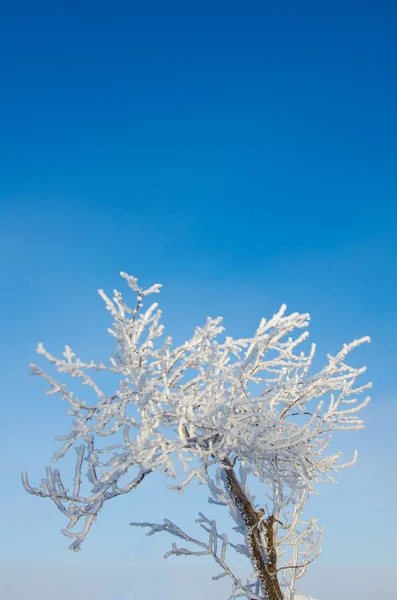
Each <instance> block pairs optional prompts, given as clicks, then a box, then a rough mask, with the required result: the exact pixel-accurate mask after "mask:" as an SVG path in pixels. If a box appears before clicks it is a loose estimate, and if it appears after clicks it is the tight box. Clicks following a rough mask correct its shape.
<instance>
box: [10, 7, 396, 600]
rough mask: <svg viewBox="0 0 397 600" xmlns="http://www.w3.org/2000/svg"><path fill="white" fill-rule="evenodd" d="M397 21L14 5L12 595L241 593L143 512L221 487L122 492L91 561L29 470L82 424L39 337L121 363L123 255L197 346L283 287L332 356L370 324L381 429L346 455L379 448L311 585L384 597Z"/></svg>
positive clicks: (334, 520) (374, 16) (375, 427)
mask: <svg viewBox="0 0 397 600" xmlns="http://www.w3.org/2000/svg"><path fill="white" fill-rule="evenodd" d="M396 17H397V11H396V8H395V4H394V3H392V2H382V1H381V2H376V3H375V2H352V1H349V0H345V1H344V2H339V1H336V2H332V3H331V2H321V3H318V2H308V1H302V2H299V3H298V2H292V1H288V0H287V1H285V2H283V3H279V2H267V1H264V0H262V1H258V2H253V1H251V0H248V1H246V2H233V1H229V2H221V1H216V2H207V1H205V0H204V1H203V0H202V1H201V2H194V1H192V0H191V1H189V2H173V1H171V2H158V1H150V0H147V1H146V2H144V3H143V2H139V3H138V2H134V1H131V2H120V1H117V0H115V1H114V2H112V3H109V2H100V1H97V2H95V3H94V2H88V1H84V0H83V1H80V2H74V1H68V2H60V1H54V0H52V1H48V2H46V1H38V2H36V3H33V4H32V3H31V2H24V1H21V2H19V1H18V0H12V1H11V0H8V1H7V0H5V1H4V2H3V3H2V7H1V19H0V53H1V54H0V55H1V60H0V82H1V83H0V85H1V94H0V105H1V110H0V205H1V214H0V217H1V218H0V228H1V232H0V233H1V235H0V250H1V251H0V265H1V271H2V274H3V276H2V279H1V283H0V286H1V289H0V291H1V294H0V306H1V314H2V317H3V318H2V339H3V343H2V344H1V346H0V357H1V361H2V366H3V377H2V380H3V395H4V396H3V403H4V405H3V419H2V423H1V425H0V430H1V435H0V438H1V441H2V444H3V446H4V448H3V457H4V458H5V461H4V463H5V464H4V466H3V472H4V473H5V474H6V475H5V477H6V488H7V490H8V492H7V496H6V495H5V494H3V496H2V499H1V500H0V502H2V504H3V505H4V507H6V506H7V505H8V508H3V510H2V516H3V519H4V523H3V524H2V531H3V535H4V534H5V536H6V538H7V540H8V545H3V549H2V550H1V565H2V567H1V568H2V569H3V568H5V569H6V570H7V573H8V575H7V578H8V579H7V580H6V586H8V587H7V591H8V594H7V595H8V597H10V598H15V599H16V600H22V599H24V598H26V597H27V593H28V591H29V593H30V594H32V597H39V596H40V598H41V600H47V599H48V600H49V599H50V598H51V599H52V598H53V597H54V595H55V594H56V595H57V598H63V596H62V593H65V598H66V595H67V594H69V595H70V580H71V579H73V581H74V582H75V584H74V585H77V584H78V585H79V586H80V589H81V592H77V595H76V596H75V597H76V600H80V598H81V599H83V598H85V597H86V596H85V594H86V593H87V591H88V590H90V592H89V593H90V594H95V595H96V598H97V599H98V600H126V599H130V598H132V597H135V596H134V594H135V593H136V590H138V593H141V594H143V593H145V597H146V598H148V600H150V599H151V598H153V599H154V598H156V599H157V598H158V597H159V593H160V591H159V587H158V586H159V581H161V580H162V578H163V580H164V581H165V582H166V585H165V587H166V588H167V590H168V591H167V592H164V591H162V592H161V594H162V595H161V594H160V595H161V597H162V598H165V600H167V599H168V598H170V599H172V600H179V599H181V598H184V597H185V595H184V593H183V586H182V583H183V581H191V582H193V588H194V589H192V591H191V595H190V596H189V597H190V598H191V600H196V598H197V600H199V599H201V598H203V597H206V598H208V599H209V600H210V599H211V598H218V597H219V594H220V593H221V590H223V589H224V588H223V587H222V583H213V584H211V582H210V576H211V575H213V574H215V572H213V570H212V566H211V564H205V565H204V566H203V567H202V569H203V573H202V572H201V569H200V565H198V564H197V563H196V562H195V561H193V563H189V564H188V562H187V560H186V561H184V560H183V557H182V558H180V559H174V560H173V558H170V559H168V562H165V561H163V560H162V558H161V557H162V554H163V553H164V551H166V550H167V549H168V547H169V544H170V540H166V539H165V540H162V539H161V538H158V539H157V540H156V538H148V539H147V538H145V537H144V536H143V532H141V531H138V530H131V528H129V527H128V522H129V521H131V520H133V519H134V520H139V519H140V518H141V519H142V520H151V519H153V520H154V519H155V518H157V519H161V518H162V517H163V516H167V517H169V518H173V517H174V518H175V520H177V519H179V521H181V520H182V522H183V523H186V524H189V522H190V521H191V520H192V518H193V517H194V516H195V514H196V513H197V510H201V509H202V508H203V506H202V504H200V502H199V498H200V499H202V500H204V501H205V499H206V495H205V494H204V495H203V494H202V491H201V489H200V490H195V491H194V492H193V491H191V492H189V494H188V499H187V501H186V503H184V502H181V500H180V499H179V497H175V495H173V494H172V493H171V492H168V493H166V494H165V495H164V496H162V497H161V498H162V499H161V504H159V500H158V499H159V495H160V494H162V493H163V492H162V490H163V488H162V485H161V481H160V480H159V481H158V482H156V483H155V484H153V487H152V488H150V489H149V488H148V489H145V490H142V491H139V493H138V492H136V497H133V496H132V495H131V496H130V497H129V498H128V499H125V502H124V504H123V502H119V507H118V508H116V507H113V509H112V507H111V506H110V507H109V508H108V510H107V512H106V514H105V512H104V513H103V515H102V519H100V521H99V522H98V523H97V525H96V528H95V530H94V531H93V532H92V534H91V538H89V539H88V540H87V542H86V545H85V547H84V549H83V551H82V552H81V553H80V554H77V555H74V554H72V553H70V552H69V551H68V550H67V545H68V544H67V539H66V538H64V537H63V536H62V535H61V533H60V528H61V527H62V526H63V525H64V523H63V520H62V517H61V516H60V515H58V514H57V512H56V509H55V508H54V507H53V505H47V504H46V502H43V501H40V500H38V499H35V498H31V497H29V496H28V495H27V494H25V493H24V492H23V490H22V489H21V486H20V483H19V473H20V471H21V470H23V469H27V470H28V471H29V472H30V473H31V474H32V479H33V481H36V482H37V483H38V482H39V480H40V477H41V476H42V475H43V473H44V466H45V465H46V464H47V463H48V460H49V457H50V456H51V454H52V452H53V451H54V449H55V447H56V446H55V442H54V440H53V436H54V435H56V434H58V433H61V432H63V431H64V430H65V429H66V428H67V419H66V416H65V414H64V413H65V407H64V405H63V404H62V403H61V402H60V401H59V400H56V399H53V398H51V397H46V396H45V395H44V393H43V392H44V389H45V388H44V385H41V382H39V381H37V380H34V379H31V378H29V377H28V374H27V373H28V365H29V363H30V362H31V361H32V360H34V359H35V347H36V343H37V342H38V341H43V342H44V343H45V345H46V346H47V347H48V349H49V350H51V351H53V352H54V353H57V352H58V353H59V352H61V351H62V347H63V345H64V344H69V345H70V346H72V348H73V349H74V350H75V351H76V352H77V353H78V354H79V355H80V356H81V357H82V358H86V359H90V358H91V357H92V358H99V359H106V357H107V356H108V355H109V354H110V352H111V350H112V346H111V340H110V339H108V338H109V336H108V335H107V333H106V327H107V326H108V325H109V321H108V317H107V313H106V311H105V310H104V308H103V306H102V301H101V299H100V298H99V297H98V296H97V294H96V290H97V289H98V288H104V289H105V290H108V291H111V290H112V289H113V288H114V287H116V286H117V287H119V289H125V286H124V285H123V281H122V280H120V279H119V276H118V273H119V271H120V270H125V271H127V272H129V273H131V274H133V275H135V276H137V277H138V278H139V279H140V280H141V281H142V284H143V285H150V284H152V283H156V282H159V283H163V284H164V288H163V291H162V293H161V296H160V297H159V301H160V303H161V306H162V308H163V309H164V322H165V325H166V327H167V332H169V333H171V334H172V335H174V337H175V339H176V341H181V340H183V339H184V337H186V336H188V335H190V334H191V332H192V330H193V329H194V327H195V326H196V324H200V323H202V322H203V321H204V319H205V318H206V317H207V316H208V315H211V316H217V315H219V314H220V315H223V316H224V317H225V325H226V327H227V329H228V332H229V333H230V334H231V335H236V336H238V335H244V336H245V335H248V334H249V332H251V331H253V330H254V328H255V326H256V324H257V322H258V321H259V319H260V318H261V317H262V316H269V315H270V314H273V312H274V311H275V310H276V309H277V308H278V307H279V305H280V304H281V303H282V302H286V303H287V304H288V307H289V309H290V310H291V311H295V310H298V311H304V312H306V311H308V312H310V313H311V315H312V326H311V337H312V339H313V340H314V341H316V342H317V344H318V358H317V360H318V364H321V363H322V361H323V358H324V357H325V353H326V352H331V353H332V352H336V351H337V350H338V348H339V347H340V345H341V344H342V343H344V342H346V341H349V340H351V339H354V338H356V337H361V336H362V335H366V334H368V335H370V336H371V337H372V340H373V342H372V344H371V346H368V347H365V348H361V349H359V350H357V351H356V353H355V355H354V356H352V361H353V362H354V364H357V365H359V364H366V365H367V366H368V377H369V379H371V380H372V381H373V382H374V390H373V397H374V401H373V403H372V404H371V405H370V407H368V409H366V415H365V416H366V422H367V429H366V430H365V431H364V432H359V433H357V434H350V435H346V436H343V437H341V438H340V447H341V448H342V449H345V450H346V451H347V454H348V453H349V452H350V451H351V450H352V449H353V448H354V447H358V449H359V463H358V465H357V467H356V468H355V469H354V470H350V471H349V472H346V473H345V472H343V473H341V475H340V480H341V485H340V486H327V487H324V488H323V490H322V495H321V496H319V497H318V498H316V499H315V501H314V502H313V514H316V515H318V516H319V518H320V520H321V522H322V523H323V524H324V526H325V538H324V544H323V548H324V553H323V557H322V558H321V560H320V561H319V562H318V564H317V565H313V566H312V567H313V568H312V573H311V574H310V575H308V577H307V582H306V583H305V584H302V588H303V590H304V591H306V592H307V593H310V594H312V595H313V596H314V597H318V598H320V599H321V600H331V599H332V600H333V599H334V598H335V596H337V597H338V598H339V599H340V600H351V598H352V597H354V598H360V600H367V599H368V600H369V598H372V594H373V593H375V592H374V590H375V589H376V590H377V591H378V592H379V588H378V587H377V586H378V581H379V580H381V581H382V585H383V586H384V590H382V593H383V594H384V595H386V594H388V593H391V590H392V577H391V574H390V566H391V565H392V564H394V563H395V559H396V554H395V548H394V545H393V544H394V542H393V536H392V532H393V527H394V529H395V525H396V521H395V515H394V514H393V510H392V502H393V501H392V494H393V492H394V494H395V493H396V488H395V470H396V459H395V456H396V454H395V448H394V445H393V437H394V435H395V431H396V417H397V409H396V388H397V376H396V367H395V364H396V352H395V343H394V342H395V337H396V333H397V331H396V324H397V322H396V321H397V320H396V316H395V294H396V283H397V281H396V280H397V275H396V274H397V269H396V218H397V210H396V191H397V177H396V172H397V171H396V159H397V143H396V139H397V116H396V114H397V113H396V110H395V107H396V105H397V83H396V82H397V77H396V75H397V74H396V70H397V67H396V65H397V60H396V59H397V56H396V45H397V42H396V37H395V23H396ZM393 477H394V479H393ZM200 494H201V496H200ZM182 500H183V499H182ZM123 501H124V500H123ZM10 505H11V508H10ZM112 510H113V511H114V512H112ZM380 515H381V519H382V520H381V522H379V518H380V517H379V516H380ZM379 548H383V550H382V551H380V552H379ZM374 553H375V557H374ZM178 561H179V562H178ZM150 564H154V565H156V569H158V572H159V574H160V575H159V577H158V578H156V582H155V583H154V582H153V572H152V569H151V568H149V566H148V565H150ZM370 564H371V571H369V568H368V567H369V565H370ZM43 565H44V566H43ZM181 568H183V572H182V573H181V574H180V577H181V584H180V585H178V584H177V582H176V576H177V573H178V572H179V571H180V569H181ZM22 573H24V574H25V575H24V576H23V577H22V576H21V574H22ZM65 573H67V579H65V588H64V590H65V591H64V592H63V591H59V589H58V590H57V587H56V586H57V585H58V584H59V581H63V578H65ZM84 573H85V574H86V575H85V574H84ZM207 573H208V577H207ZM87 579H88V580H89V584H88V583H87ZM206 579H208V588H207V587H205V586H207V581H206ZM132 581H133V582H134V586H135V588H134V589H135V591H134V592H133V591H132ZM57 582H58V583H57ZM341 582H342V583H343V585H342V584H341ZM353 584H354V585H356V586H357V588H356V590H355V591H354V589H353V588H352V587H351V586H352V585H353ZM156 586H157V587H156ZM338 586H339V587H338ZM349 586H350V587H349ZM393 589H394V584H393ZM56 590H57V591H56ZM79 594H80V595H79ZM167 594H168V595H167ZM69 595H68V597H69ZM380 595H381V594H380ZM90 597H91V596H90Z"/></svg>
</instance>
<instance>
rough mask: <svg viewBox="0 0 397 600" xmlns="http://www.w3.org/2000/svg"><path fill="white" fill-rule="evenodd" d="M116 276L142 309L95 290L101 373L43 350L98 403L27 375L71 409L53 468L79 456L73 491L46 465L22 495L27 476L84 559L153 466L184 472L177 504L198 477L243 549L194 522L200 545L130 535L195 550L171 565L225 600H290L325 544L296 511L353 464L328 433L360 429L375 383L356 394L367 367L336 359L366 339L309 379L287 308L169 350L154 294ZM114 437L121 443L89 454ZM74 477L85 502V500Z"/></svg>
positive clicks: (206, 331) (217, 327)
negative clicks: (102, 325) (103, 352)
mask: <svg viewBox="0 0 397 600" xmlns="http://www.w3.org/2000/svg"><path fill="white" fill-rule="evenodd" d="M121 275H122V276H123V277H124V278H125V279H126V281H127V283H128V285H129V287H130V288H132V290H133V291H134V292H135V293H136V294H137V302H136V305H135V307H134V308H133V309H131V308H129V307H128V306H127V304H126V303H125V302H124V300H123V298H122V295H121V294H120V293H119V292H118V291H115V292H114V297H113V299H112V300H111V299H109V298H108V297H107V296H106V295H105V293H104V292H103V291H102V290H100V291H99V294H100V295H101V297H102V298H103V299H104V301H105V303H106V307H107V309H108V310H109V312H110V313H111V315H112V317H113V325H112V328H111V329H109V332H110V333H111V335H112V336H113V337H114V339H115V342H116V349H115V352H114V354H113V356H112V357H111V358H110V360H109V362H108V363H107V364H104V363H99V364H97V363H94V362H89V363H85V362H82V361H81V360H80V359H78V358H77V357H76V356H75V354H74V353H73V352H72V350H71V349H70V348H69V347H68V346H66V347H65V352H64V353H63V358H55V357H54V356H52V355H51V354H50V353H49V352H48V351H47V350H46V349H45V348H44V347H43V345H42V344H39V346H38V349H37V351H38V353H39V354H40V355H42V356H43V357H44V358H46V359H47V360H48V361H49V362H50V363H51V364H52V365H53V366H54V367H55V369H56V370H57V371H58V372H59V373H61V374H68V375H70V376H71V377H72V378H74V379H79V380H80V382H81V383H82V384H83V385H86V386H89V387H90V388H92V390H93V392H94V393H95V395H96V396H97V401H96V403H94V404H89V403H88V402H87V401H86V400H85V399H84V398H79V397H77V395H75V394H74V393H73V392H72V391H69V389H68V388H67V386H66V385H65V384H64V383H60V382H58V381H57V380H56V379H54V378H53V377H52V376H50V375H47V374H46V373H45V372H44V371H43V370H42V369H41V368H40V367H38V366H36V365H32V373H33V374H34V375H40V376H41V377H43V378H44V379H46V380H47V382H48V383H49V386H50V389H49V391H48V392H47V393H48V394H60V396H61V398H62V399H65V400H67V401H68V402H69V404H70V410H69V414H70V415H72V417H73V423H72V426H71V429H70V431H69V433H67V434H66V435H62V436H57V438H56V439H58V440H60V441H62V442H63V445H62V447H61V448H60V450H59V451H58V452H56V453H55V454H54V456H53V459H52V460H53V462H55V461H58V460H59V459H61V458H62V457H64V456H65V454H66V453H67V452H68V451H69V450H71V449H72V448H74V451H75V452H76V467H75V475H74V479H73V482H72V484H71V486H70V487H66V485H65V484H64V482H63V480H62V477H61V474H60V471H59V470H58V469H55V468H54V469H52V468H51V467H47V469H46V478H45V479H43V480H42V482H41V484H40V487H39V488H34V487H31V486H30V484H29V482H28V477H27V474H26V473H23V474H22V480H23V484H24V486H25V488H26V490H27V491H28V492H29V493H31V494H35V495H37V496H40V497H43V498H50V499H51V500H52V501H53V502H54V503H55V504H56V506H57V507H58V508H59V510H60V511H61V512H62V513H63V514H64V515H65V516H66V517H67V518H68V524H67V527H66V529H63V533H64V534H65V535H67V536H68V537H69V538H72V540H73V542H72V544H71V546H70V547H71V548H72V549H73V550H79V549H80V546H81V544H82V542H83V540H84V538H85V536H86V535H87V533H88V531H89V529H90V527H91V526H92V524H93V522H94V521H95V520H96V518H97V516H98V513H99V511H100V509H101V508H102V506H103V504H104V503H105V502H106V501H108V500H110V499H111V498H113V497H115V496H119V495H120V494H127V493H129V492H130V491H132V490H133V489H134V488H135V487H136V486H137V485H139V484H140V483H141V482H142V481H143V480H144V479H146V478H148V479H150V474H151V473H153V472H154V471H156V470H158V469H160V470H161V472H162V473H163V474H164V475H165V476H166V477H172V478H177V470H178V471H180V469H179V468H178V465H179V466H181V467H182V470H183V471H184V472H185V475H184V476H183V478H182V479H181V480H179V481H178V480H177V482H176V485H173V486H169V487H172V488H173V489H175V490H177V491H179V492H180V493H183V489H184V488H185V487H186V486H187V485H188V484H189V483H190V482H191V481H192V480H194V479H197V480H198V481H199V482H200V483H203V484H206V485H208V488H209V491H210V494H211V497H210V498H209V501H210V502H212V503H215V504H218V505H221V506H224V507H227V508H228V510H229V512H230V514H231V516H232V518H233V520H234V523H235V527H234V532H235V534H234V535H236V534H241V536H242V537H241V538H240V540H239V541H238V542H236V543H235V542H232V541H230V540H229V538H228V536H227V535H226V534H225V533H219V532H218V529H217V524H216V521H214V520H211V519H209V518H207V517H206V516H205V515H204V514H202V513H200V515H199V519H198V523H199V524H200V526H201V527H202V528H203V530H204V531H205V532H206V535H207V536H208V537H207V538H206V539H205V541H203V540H200V539H195V538H193V537H191V536H190V535H188V534H187V533H186V532H184V531H182V530H181V529H180V528H179V527H178V526H177V525H175V524H174V523H172V522H170V521H168V520H166V519H165V520H164V522H163V523H162V524H156V523H133V525H139V526H142V527H148V528H149V533H148V535H152V534H154V533H157V532H160V531H166V532H168V533H170V534H172V535H173V536H176V538H179V539H180V540H183V541H184V542H187V543H188V544H189V545H190V549H188V548H185V547H178V546H177V545H176V544H173V546H172V549H171V550H170V552H168V553H167V555H166V556H168V555H170V554H176V555H181V554H183V555H210V556H212V557H213V559H214V560H215V562H216V563H217V565H218V567H219V570H220V573H219V575H216V576H215V577H214V579H218V578H221V577H225V576H226V577H229V578H230V580H231V583H232V590H231V595H230V598H240V597H244V598H250V599H257V600H258V599H270V600H278V599H282V600H299V599H300V598H302V596H299V595H297V594H298V590H297V589H296V581H297V580H298V579H299V578H301V577H302V576H303V575H304V574H305V572H306V570H307V566H308V564H309V563H310V562H312V561H313V560H314V559H315V558H316V557H317V556H318V555H319V554H320V551H321V549H320V540H321V536H322V530H321V528H319V527H318V525H317V522H316V520H315V519H312V518H310V519H307V518H304V516H303V512H304V509H305V508H306V505H307V502H308V499H309V498H310V496H311V495H312V494H314V493H316V492H315V489H314V484H316V483H317V482H321V481H326V480H332V481H333V478H332V476H331V473H332V472H334V471H335V470H337V469H340V468H343V467H346V466H349V465H351V464H353V463H354V461H355V456H354V458H353V460H352V461H351V462H350V463H346V464H341V463H340V462H339V459H340V453H339V452H338V453H337V454H327V453H326V450H327V447H328V446H329V443H330V439H331V434H332V432H333V431H336V430H342V431H345V430H354V429H360V428H362V427H363V422H362V420H361V419H360V418H359V416H358V412H359V411H360V410H361V409H362V408H363V407H364V406H365V405H366V404H367V402H368V401H369V398H365V399H364V400H362V401H361V402H359V401H358V399H357V397H358V395H359V394H360V393H361V392H363V391H364V390H366V389H367V388H369V387H370V384H368V383H367V384H364V385H361V384H356V380H357V378H358V377H359V376H360V375H361V374H362V373H363V372H364V371H365V368H361V369H357V368H352V367H350V366H348V365H347V364H346V363H345V359H346V357H347V355H348V353H349V352H350V351H351V350H352V349H353V348H356V347H357V346H359V345H360V344H362V343H363V342H368V341H369V338H367V337H366V338H362V339H359V340H356V341H354V342H352V343H350V344H345V345H344V346H343V348H342V349H341V350H340V352H339V353H338V354H337V355H336V356H331V355H328V357H327V358H328V361H327V364H326V365H325V367H324V368H323V369H322V370H320V371H319V372H317V373H314V374H312V373H309V368H310V366H311V363H312V360H313V356H314V351H315V347H314V345H312V346H311V348H309V351H308V352H301V351H299V350H298V349H299V346H300V344H302V343H303V342H304V341H305V340H306V338H307V336H308V333H307V331H305V329H306V327H307V326H308V323H309V315H308V314H298V313H292V314H290V315H286V314H285V311H286V307H285V306H284V305H283V306H282V307H281V308H280V310H279V311H278V312H277V313H276V314H275V315H274V316H273V317H272V318H271V319H270V320H269V321H266V320H265V319H262V320H261V322H260V324H259V327H258V328H257V330H256V332H255V334H254V335H253V336H252V337H247V338H242V339H233V338H232V337H227V336H226V337H224V336H223V335H222V333H223V331H224V328H223V327H222V325H221V322H222V319H221V318H220V317H218V318H216V319H211V318H208V319H207V322H206V323H205V325H204V326H203V327H197V329H196V331H195V332H194V335H193V337H192V338H191V339H189V340H187V341H186V342H185V343H183V344H182V345H181V346H179V347H175V348H174V347H173V346H172V341H171V338H169V337H166V338H164V339H163V341H161V339H160V338H161V337H162V334H163V326H162V325H161V324H160V318H161V311H160V310H159V309H158V308H157V304H156V303H155V304H152V305H151V306H149V308H147V309H146V310H144V309H143V304H144V299H145V298H146V297H147V296H149V295H150V294H153V293H157V292H159V288H160V285H154V286H152V287H151V288H149V289H147V290H143V289H141V288H140V287H139V286H138V284H137V280H136V279H135V278H134V277H131V276H129V275H127V274H126V273H121ZM301 330H303V332H302V333H300V334H298V335H294V332H295V331H298V332H299V331H301ZM98 371H105V372H110V373H111V374H112V375H114V379H115V386H114V392H113V394H112V395H106V394H105V393H104V392H103V391H102V390H101V388H100V387H99V386H98V385H97V383H95V380H94V377H93V376H94V374H95V372H98ZM112 435H114V437H115V441H116V440H117V443H113V444H109V445H107V446H106V445H105V446H102V445H99V446H98V445H97V444H98V443H100V440H101V438H104V439H105V440H106V439H107V438H109V437H111V436H112ZM98 441H99V442H98ZM83 470H85V471H86V477H87V479H88V482H89V484H90V488H91V492H90V493H89V494H82V493H81V482H82V473H83ZM128 477H129V479H128ZM121 479H123V483H121ZM254 479H256V480H257V482H259V483H260V484H262V486H263V495H262V497H261V498H260V503H259V504H257V503H256V502H255V500H254V497H253V495H252V493H251V492H250V489H249V485H250V481H253V480H254ZM80 524H81V526H80V528H79V529H78V530H77V531H76V527H78V526H79V525H80ZM192 545H193V546H196V549H194V548H193V549H192V548H191V546H192ZM230 549H232V550H234V551H236V552H239V553H240V554H242V555H243V556H245V557H247V558H248V559H249V560H250V561H251V564H252V568H253V574H252V577H251V579H249V580H248V581H243V580H242V579H241V578H239V577H238V576H237V575H235V574H234V573H233V572H232V571H231V569H230V567H229V566H228V564H227V562H226V554H227V551H228V550H230Z"/></svg>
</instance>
